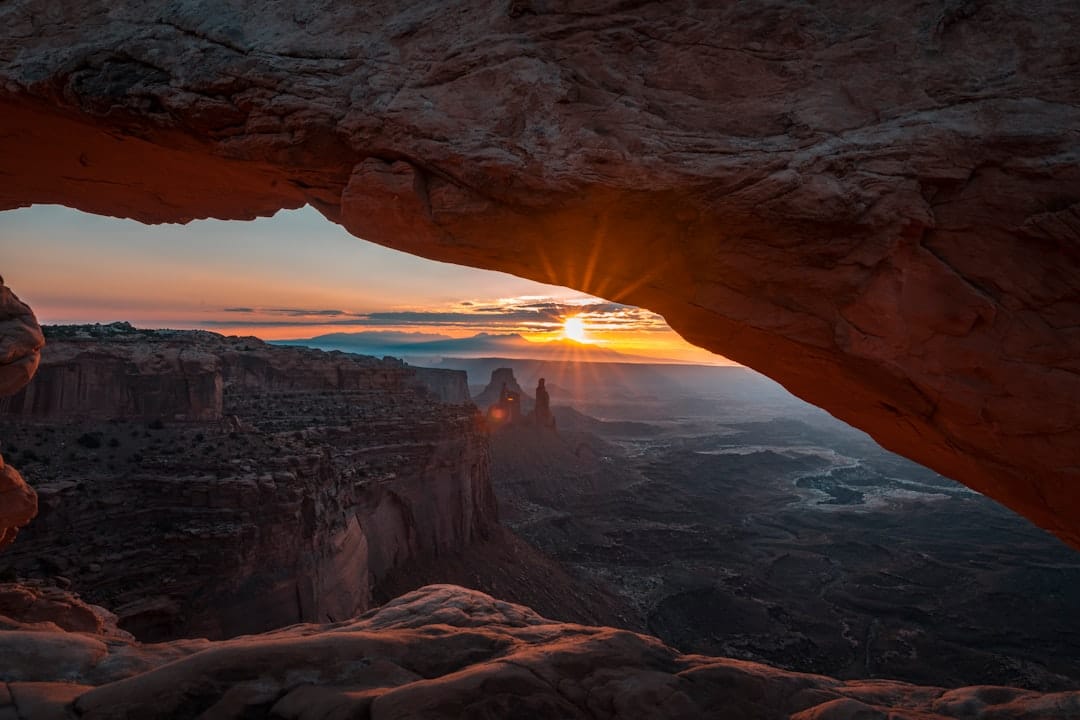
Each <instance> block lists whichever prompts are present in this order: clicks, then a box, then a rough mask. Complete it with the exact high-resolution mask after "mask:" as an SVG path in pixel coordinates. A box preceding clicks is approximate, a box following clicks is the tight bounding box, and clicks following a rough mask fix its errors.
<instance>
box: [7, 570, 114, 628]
mask: <svg viewBox="0 0 1080 720" xmlns="http://www.w3.org/2000/svg"><path fill="white" fill-rule="evenodd" d="M0 628H2V629H4V630H66V631H69V632H79V633H90V634H93V635H101V636H105V637H110V638H119V639H122V640H133V639H134V638H133V637H132V636H131V634H130V633H127V632H124V631H123V630H121V629H119V627H117V617H116V615H114V614H112V613H111V612H109V611H108V610H106V609H105V608H103V607H100V606H99V605H90V604H88V603H86V602H83V600H82V598H80V597H79V596H78V595H76V594H75V593H71V592H68V591H66V590H61V589H60V588H57V587H51V586H47V585H40V584H27V583H0Z"/></svg>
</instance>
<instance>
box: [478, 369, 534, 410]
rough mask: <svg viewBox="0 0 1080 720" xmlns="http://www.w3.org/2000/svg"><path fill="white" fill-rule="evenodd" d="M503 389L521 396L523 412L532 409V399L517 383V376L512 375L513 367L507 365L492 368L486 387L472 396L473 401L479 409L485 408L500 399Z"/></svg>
mask: <svg viewBox="0 0 1080 720" xmlns="http://www.w3.org/2000/svg"><path fill="white" fill-rule="evenodd" d="M503 390H508V391H510V392H514V393H517V395H518V397H520V398H521V402H522V406H521V410H522V412H523V413H524V412H528V411H529V410H531V409H532V406H533V399H532V398H531V397H529V395H528V394H527V393H526V392H525V390H524V389H522V387H521V385H519V384H518V381H517V378H516V377H514V369H513V368H508V367H502V368H496V369H494V370H492V371H491V380H489V381H488V384H487V387H485V388H484V389H483V390H482V391H481V392H480V394H479V395H477V396H476V397H474V398H473V402H474V403H476V407H478V408H480V409H481V410H487V409H488V408H490V407H491V406H492V405H495V404H496V403H498V402H499V400H501V399H502V393H503Z"/></svg>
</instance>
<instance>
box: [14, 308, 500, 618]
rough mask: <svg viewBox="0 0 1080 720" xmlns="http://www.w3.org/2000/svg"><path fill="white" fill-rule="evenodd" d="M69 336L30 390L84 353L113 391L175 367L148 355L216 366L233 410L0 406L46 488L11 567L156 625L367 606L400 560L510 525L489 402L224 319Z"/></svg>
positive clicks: (112, 394) (398, 367) (335, 613)
mask: <svg viewBox="0 0 1080 720" xmlns="http://www.w3.org/2000/svg"><path fill="white" fill-rule="evenodd" d="M63 334H64V333H62V332H53V331H52V330H50V337H53V336H54V335H55V336H56V337H53V339H51V340H50V343H49V345H47V346H46V350H45V351H44V353H43V355H44V357H43V361H42V367H43V370H42V373H41V374H39V376H38V378H37V379H35V380H34V381H33V383H32V384H31V386H30V387H29V388H28V396H30V397H33V395H30V393H33V392H34V390H33V388H34V386H36V385H37V384H38V382H39V381H41V382H43V384H44V385H45V387H46V388H51V387H53V386H52V385H51V384H52V383H54V382H56V380H54V377H56V376H59V377H61V378H66V377H68V376H71V375H79V374H80V373H79V366H80V365H81V363H83V362H86V363H89V364H90V365H91V366H92V367H94V368H101V367H105V368H108V369H120V370H121V371H120V372H117V373H114V374H108V373H103V372H102V373H99V374H98V375H97V377H99V378H102V382H101V383H100V384H99V385H98V386H97V387H98V389H99V391H100V392H99V395H98V396H99V397H104V398H127V397H131V396H132V388H133V387H134V388H140V387H145V383H144V382H143V380H144V378H142V377H140V375H139V372H140V371H142V370H143V369H144V368H146V372H147V374H148V375H149V377H150V378H151V379H153V381H154V382H157V378H158V377H159V376H163V375H164V374H165V370H163V369H162V367H161V363H160V362H156V361H148V360H147V359H148V358H149V359H151V360H153V359H155V358H161V357H165V358H167V359H171V358H185V357H187V358H191V357H199V358H201V360H200V361H199V365H198V367H200V368H214V371H215V372H216V377H217V383H218V384H217V387H218V389H219V391H218V403H219V409H218V411H217V416H218V418H220V419H207V418H205V416H203V417H201V418H198V419H196V418H193V415H194V413H190V412H187V413H177V414H178V415H182V417H183V418H184V421H183V422H180V421H176V420H175V419H174V417H175V415H173V414H169V415H168V416H167V418H166V419H165V420H161V415H160V414H158V413H157V412H156V411H157V410H158V409H159V408H157V407H154V408H152V410H154V411H155V412H153V413H152V414H151V415H150V416H149V417H152V418H153V420H150V421H149V422H148V421H147V420H148V418H146V417H143V418H138V419H133V418H132V417H131V416H130V415H126V414H123V413H121V414H120V415H119V416H118V417H109V418H102V417H101V416H102V415H104V413H98V414H97V415H96V416H95V417H94V418H87V417H86V416H78V417H73V416H72V415H70V414H69V413H67V412H64V411H59V412H53V413H52V414H49V415H47V416H46V417H42V416H41V415H39V414H36V413H35V414H32V415H31V416H29V417H27V416H26V415H25V414H21V413H20V409H21V407H24V406H19V405H17V404H16V405H13V411H12V412H9V413H6V414H3V415H0V432H2V433H3V436H4V438H5V442H6V443H7V445H8V447H9V448H15V450H14V451H13V452H15V453H18V454H19V456H20V457H21V458H22V459H23V461H24V463H23V464H24V465H25V466H26V467H28V468H29V471H30V472H31V473H32V474H33V477H34V478H35V484H36V485H37V487H38V491H39V496H40V505H41V513H40V516H39V517H38V518H37V520H36V521H35V522H34V523H33V524H31V525H30V526H29V527H28V528H27V530H26V531H25V533H24V535H23V536H21V537H20V539H19V542H17V543H16V544H14V545H13V546H12V547H11V548H10V549H9V550H8V551H7V552H5V553H4V555H3V556H0V565H3V566H8V567H11V568H13V569H14V570H15V571H16V572H18V573H20V574H26V575H37V574H46V575H61V576H63V577H66V578H67V579H69V580H70V581H71V582H72V586H73V587H74V588H75V589H77V590H79V591H80V592H81V593H83V594H84V595H85V596H86V597H87V598H88V599H90V600H91V601H93V602H98V603H102V604H105V605H108V606H109V607H110V608H113V609H115V611H116V612H117V614H118V616H119V617H120V624H121V627H123V628H124V629H126V630H129V631H131V632H133V633H135V634H136V635H138V636H140V637H145V638H169V637H178V636H192V635H201V636H208V637H225V636H232V635H237V634H241V633H246V632H258V631H261V630H265V629H268V628H271V627H279V626H282V625H288V624H292V623H295V622H301V621H322V622H325V621H332V620H339V619H342V618H346V617H351V616H353V615H354V614H356V613H357V612H359V611H362V610H364V609H366V608H367V607H368V603H369V599H370V593H371V586H372V584H373V583H376V582H378V580H379V579H380V578H381V577H382V576H384V575H385V574H386V573H387V572H388V571H389V570H391V569H393V568H394V567H395V566H397V565H400V564H402V563H405V562H408V561H410V560H413V559H416V558H419V557H426V556H430V555H433V554H438V553H439V552H448V551H457V550H461V549H462V548H464V547H465V546H467V545H468V544H469V543H470V542H472V541H474V540H476V539H478V538H480V537H482V536H483V535H484V534H485V533H486V531H487V529H488V528H490V527H492V526H493V525H494V524H495V523H496V522H497V519H496V511H495V501H494V496H493V494H492V491H491V487H490V484H489V477H488V447H487V440H486V436H485V435H484V434H483V430H482V428H481V427H480V425H479V423H478V419H477V417H476V415H475V411H474V409H473V408H472V406H462V405H456V406H454V405H444V404H441V403H438V402H436V401H435V400H433V399H432V396H431V394H430V393H428V392H426V391H417V390H416V389H415V387H414V386H415V382H416V381H415V377H414V375H413V373H412V371H411V369H410V368H407V367H405V366H403V365H402V364H401V363H399V362H397V361H393V360H386V361H383V360H376V359H374V358H362V357H358V356H346V355H343V354H341V353H323V352H320V351H314V350H307V349H302V348H288V347H277V346H268V345H265V344H263V343H261V342H260V341H258V340H255V339H251V338H242V339H241V338H223V337H221V336H217V335H214V334H212V333H199V332H144V331H134V330H126V329H124V328H116V327H112V328H101V327H100V326H99V327H97V328H93V329H86V330H83V331H79V332H75V333H71V332H69V333H67V334H68V335H69V337H67V338H66V339H61V336H62V335H63ZM102 357H107V358H110V364H107V365H103V364H101V362H100V358H102ZM147 363H149V364H147ZM172 367H176V366H175V365H173V366H172ZM49 369H55V370H56V373H55V374H52V373H49V372H48V370H49ZM81 376H82V377H87V376H88V373H83V374H82V375H81ZM181 377H183V376H182V375H181ZM60 382H63V380H61V381H60ZM178 384H180V385H181V386H183V383H178ZM65 387H66V386H65ZM188 387H190V384H189V385H188ZM38 392H39V394H38V395H36V397H42V396H46V395H47V396H51V397H55V396H56V395H57V393H55V392H53V391H51V390H42V391H38ZM37 407H41V406H40V405H39V406H37ZM51 407H52V408H53V409H54V410H55V409H56V406H51ZM107 407H108V406H107ZM111 407H113V408H119V409H121V410H127V408H128V406H125V405H121V404H118V403H113V404H112V405H111ZM13 413H14V414H13Z"/></svg>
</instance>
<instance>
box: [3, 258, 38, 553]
mask: <svg viewBox="0 0 1080 720" xmlns="http://www.w3.org/2000/svg"><path fill="white" fill-rule="evenodd" d="M44 344H45V338H44V336H43V335H42V334H41V328H40V327H39V326H38V322H37V318H35V317H34V313H33V311H32V310H31V309H30V306H29V305H27V304H26V303H24V302H22V301H21V300H19V298H18V297H16V296H15V293H13V292H11V289H10V288H8V287H7V286H6V285H4V279H3V278H2V277H0V403H2V402H4V400H3V396H5V395H10V394H12V393H15V392H18V391H19V390H20V389H21V388H22V387H23V386H24V385H26V383H28V382H29V381H30V378H32V377H33V376H34V372H35V371H36V370H37V367H38V362H39V361H40V359H41V348H42V346H43V345H44ZM35 515H37V495H36V494H35V493H34V491H33V489H32V488H31V487H30V486H29V485H27V484H26V481H25V480H23V477H22V475H20V474H19V471H18V470H16V469H15V468H13V467H11V465H9V464H7V463H5V462H4V456H3V455H0V548H4V547H5V546H7V545H10V544H11V543H12V542H14V540H15V536H16V535H17V534H18V532H19V528H20V527H22V526H23V525H26V523H28V522H30V521H31V520H33V519H34V516H35Z"/></svg>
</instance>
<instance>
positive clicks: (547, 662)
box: [0, 585, 1080, 720]
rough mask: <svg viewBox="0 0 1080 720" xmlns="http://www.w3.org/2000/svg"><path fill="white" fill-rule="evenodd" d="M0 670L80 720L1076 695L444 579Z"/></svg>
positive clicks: (5, 694) (2, 660)
mask: <svg viewBox="0 0 1080 720" xmlns="http://www.w3.org/2000/svg"><path fill="white" fill-rule="evenodd" d="M3 622H4V621H3V620H2V619H0V623H3ZM0 681H4V684H0V713H3V714H11V715H12V716H16V717H71V716H76V717H80V718H86V719H87V720H96V719H99V718H115V717H138V718H140V719H145V720H155V719H157V718H161V719H162V720H164V719H166V718H177V717H215V718H221V719H222V720H228V719H230V718H232V719H236V720H239V719H241V718H243V719H244V720H255V719H257V718H271V717H272V718H304V719H305V720H324V719H325V720H329V719H330V718H343V717H370V718H372V719H373V720H393V719H394V718H400V719H404V718H430V719H431V720H440V719H444V718H445V719H446V720H451V719H453V720H457V719H458V718H535V719H536V720H544V719H547V718H550V719H552V720H555V719H558V720H563V719H565V718H577V719H581V720H585V719H587V718H645V719H650V720H651V719H653V718H657V719H659V718H669V719H671V720H676V719H679V720H684V719H685V720H690V719H691V718H693V719H695V720H696V719H697V718H761V719H763V720H773V719H775V720H780V719H781V718H791V720H855V718H884V717H886V716H888V717H889V718H895V719H896V720H909V719H910V720H916V719H917V720H948V719H950V718H967V719H970V720H979V719H983V720H990V718H994V719H996V720H1021V719H1023V720H1046V718H1056V717H1071V716H1072V715H1073V714H1075V712H1076V708H1077V707H1078V706H1080V693H1076V692H1065V693H1054V694H1042V693H1035V692H1030V691H1026V690H1020V689H1017V688H1007V687H989V686H984V687H971V688H960V689H957V690H945V689H943V688H937V687H921V686H918V685H908V684H906V683H896V682H889V681H849V682H843V681H840V680H834V679H832V678H828V677H824V676H821V675H807V674H801V673H793V672H787V671H783V670H777V669H775V668H771V667H769V666H767V665H761V664H758V663H753V662H746V661H740V660H726V659H722V658H710V657H706V656H703V655H682V654H680V653H678V652H677V651H675V650H673V649H672V648H669V647H667V646H665V645H663V644H662V643H661V642H660V641H659V640H657V639H656V638H651V637H647V636H644V635H638V634H635V633H632V632H628V631H625V630H614V629H612V628H602V627H588V626H583V625H570V624H562V623H555V622H552V621H550V620H546V619H544V618H543V617H541V616H539V615H537V614H536V613H535V612H533V611H532V610H530V609H529V608H526V607H522V606H520V605H512V604H510V603H506V602H500V601H498V600H495V599H493V598H491V597H489V596H487V595H484V594H483V593H479V592H475V591H469V590H464V589H462V588H459V587H455V586H452V585H431V586H428V587H425V588H422V589H420V590H417V591H415V592H411V593H409V594H407V595H403V596H402V597H400V598H398V599H397V600H394V601H392V602H390V603H387V604H386V605H384V606H383V607H381V608H379V609H378V610H377V611H375V612H372V613H369V614H367V615H365V616H363V617H360V618H355V619H349V620H346V621H344V622H340V623H337V624H333V625H324V626H318V625H298V626H295V627H291V628H286V629H283V630H279V631H277V632H274V633H269V634H266V635H256V636H250V637H244V638H237V639H235V640H227V641H220V642H213V643H210V642H206V641H204V640H182V641H177V642H173V643H167V644H159V645H142V644H139V643H133V642H130V641H124V640H122V639H115V638H106V637H102V636H99V635H94V634H91V633H70V632H68V633H65V632H62V631H58V630H57V629H55V628H41V627H34V626H25V627H22V628H20V629H19V630H15V631H8V632H2V633H0ZM30 708H33V710H32V711H31V710H30Z"/></svg>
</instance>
